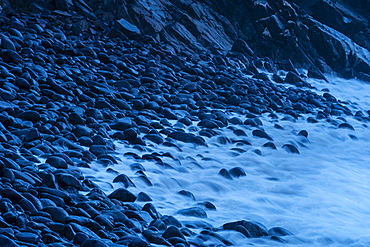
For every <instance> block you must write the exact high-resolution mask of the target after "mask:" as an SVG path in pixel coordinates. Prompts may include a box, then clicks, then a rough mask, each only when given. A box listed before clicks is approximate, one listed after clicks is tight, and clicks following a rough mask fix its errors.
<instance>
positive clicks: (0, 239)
mask: <svg viewBox="0 0 370 247" xmlns="http://www.w3.org/2000/svg"><path fill="white" fill-rule="evenodd" d="M0 243H1V244H2V245H3V246H7V247H19V245H18V244H17V243H15V242H14V241H13V240H12V239H10V238H8V237H7V236H5V235H3V234H0Z"/></svg>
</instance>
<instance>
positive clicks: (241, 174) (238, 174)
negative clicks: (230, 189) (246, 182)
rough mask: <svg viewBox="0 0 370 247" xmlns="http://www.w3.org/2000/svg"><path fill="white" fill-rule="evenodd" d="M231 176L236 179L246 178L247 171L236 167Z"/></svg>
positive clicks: (230, 171) (232, 169)
mask: <svg viewBox="0 0 370 247" xmlns="http://www.w3.org/2000/svg"><path fill="white" fill-rule="evenodd" d="M229 174H230V175H231V176H233V177H234V178H239V177H244V176H246V174H245V171H244V170H243V168H241V167H234V168H231V169H230V170H229Z"/></svg>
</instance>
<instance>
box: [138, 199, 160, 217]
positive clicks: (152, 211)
mask: <svg viewBox="0 0 370 247" xmlns="http://www.w3.org/2000/svg"><path fill="white" fill-rule="evenodd" d="M142 211H146V212H148V213H149V214H150V216H151V217H152V218H153V219H159V218H160V217H161V215H160V214H159V213H158V212H157V210H156V208H155V206H154V205H153V204H152V203H147V204H145V205H144V206H143V208H142Z"/></svg>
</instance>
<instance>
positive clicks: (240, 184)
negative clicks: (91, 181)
mask: <svg viewBox="0 0 370 247" xmlns="http://www.w3.org/2000/svg"><path fill="white" fill-rule="evenodd" d="M329 81H330V82H329V83H325V82H323V81H319V80H313V79H309V82H310V83H311V84H312V85H314V86H316V87H317V88H318V89H319V90H320V89H323V88H328V89H329V90H330V93H331V94H332V95H334V96H335V97H337V98H338V99H340V100H343V101H348V102H352V103H351V104H349V105H347V106H349V107H350V108H352V109H356V110H363V111H364V110H368V109H370V100H369V99H370V85H368V84H364V83H362V82H359V81H356V80H343V79H338V78H333V77H329ZM318 93H322V92H320V91H318ZM239 117H240V118H244V117H243V116H239ZM281 117H282V116H281V115H280V118H281ZM306 117H307V116H305V117H304V118H302V119H298V120H297V121H296V122H295V123H292V122H289V121H281V120H279V122H278V123H279V125H281V126H282V127H283V128H284V130H279V129H276V128H274V124H275V123H276V122H275V121H273V120H272V119H271V118H269V117H268V116H266V115H264V116H263V117H261V120H262V121H263V128H264V129H265V131H266V132H267V133H268V134H269V135H270V136H272V137H273V139H274V143H275V145H276V146H277V148H278V149H277V150H272V149H269V148H264V147H262V145H263V144H264V143H266V142H267V140H265V139H261V138H255V137H253V136H252V130H253V129H254V128H248V127H240V128H243V130H244V131H245V132H246V133H247V135H248V136H247V137H244V138H241V137H237V136H235V135H234V134H233V133H232V131H231V130H229V129H224V130H223V131H222V132H223V134H224V135H225V136H226V137H228V138H230V139H244V140H248V141H249V142H251V143H252V146H238V148H241V149H244V150H246V151H247V152H245V153H242V154H240V155H237V156H236V153H237V152H236V151H232V150H231V148H234V147H236V144H226V145H222V144H218V143H217V140H216V138H217V137H214V138H211V139H208V138H206V140H207V143H208V145H209V147H202V146H194V145H193V144H186V143H182V142H178V145H179V146H180V147H181V149H182V152H179V151H178V150H176V149H175V148H171V147H165V146H161V145H156V144H152V147H150V146H149V147H146V148H147V149H151V150H152V151H147V152H139V151H137V150H135V149H133V148H132V147H131V146H129V145H126V144H122V143H119V142H117V143H116V146H117V151H118V153H119V154H120V155H119V157H120V159H121V162H119V164H118V165H114V166H113V167H111V168H113V169H114V170H116V171H119V172H120V173H124V174H126V175H128V176H129V177H130V178H131V179H132V180H133V182H134V183H135V184H136V186H137V187H136V188H131V187H130V188H129V190H130V191H132V192H133V193H136V194H137V193H139V192H140V191H143V192H145V193H147V194H148V195H149V196H150V197H151V198H152V199H153V204H154V205H155V206H156V207H157V209H158V211H159V212H160V213H162V214H169V215H174V216H175V217H177V218H178V219H180V220H189V219H192V220H194V219H196V218H193V217H185V216H180V215H176V212H177V210H179V209H183V208H187V207H191V206H193V205H195V204H196V202H194V201H192V200H191V199H188V198H186V197H184V196H181V195H178V194H177V192H178V191H180V190H188V191H191V192H192V193H193V194H194V195H195V198H196V200H197V202H202V201H209V202H211V203H213V204H214V205H215V206H216V207H217V210H216V211H211V210H208V211H207V214H208V218H207V219H205V220H206V221H207V222H209V223H211V224H212V225H214V226H215V227H219V226H222V224H224V223H227V222H231V221H235V220H242V219H245V220H252V221H258V222H260V223H262V224H264V225H265V226H266V227H267V228H271V227H275V226H280V227H284V228H286V229H288V230H289V231H291V232H293V233H294V235H293V236H289V237H285V238H284V239H285V240H286V241H287V242H286V243H284V246H287V245H288V246H290V245H292V246H328V245H331V246H369V245H370V196H369V192H370V182H369V181H370V130H369V128H368V127H367V126H366V125H365V124H366V123H363V122H359V121H357V120H355V119H353V118H352V117H346V119H347V120H348V123H350V124H351V125H352V126H353V127H354V128H355V131H351V130H346V129H338V128H337V127H335V126H333V125H332V124H330V123H328V122H325V121H324V120H321V121H320V122H319V123H316V124H311V123H307V122H306V121H305V118H306ZM300 130H307V131H308V133H309V136H308V141H307V140H305V139H304V138H303V137H299V136H297V133H298V132H299V131H300ZM350 134H351V135H354V136H356V137H357V138H358V140H354V139H352V138H350V136H349V135H350ZM287 143H294V144H295V145H296V146H297V147H298V149H299V151H300V154H299V155H298V154H290V153H288V152H286V151H285V150H284V149H282V146H283V145H284V144H287ZM302 145H304V146H305V147H304V146H302ZM253 149H260V150H261V151H262V155H257V154H256V153H254V152H253ZM154 151H156V152H170V153H171V154H172V155H173V156H174V157H175V158H176V159H177V160H172V159H170V158H163V161H164V162H165V163H168V164H169V165H171V166H173V167H174V168H175V169H165V168H163V167H161V166H160V165H158V164H155V163H154V162H151V161H143V162H142V161H140V163H141V164H142V165H143V166H144V167H145V169H146V171H145V174H146V175H147V176H148V178H149V179H150V181H151V182H152V183H153V185H154V186H152V187H150V186H147V185H146V184H145V183H144V182H142V181H141V180H140V179H139V177H138V175H137V174H135V172H133V171H131V169H130V167H129V165H130V164H132V163H135V162H137V161H135V160H133V159H131V158H129V157H127V156H123V154H124V153H126V152H135V153H138V154H140V155H142V154H144V153H151V152H154ZM200 155H201V156H202V157H206V158H211V160H204V159H202V158H201V156H200ZM235 166H239V167H242V168H243V169H244V170H245V172H246V174H247V176H245V177H241V178H239V179H233V180H228V179H226V178H223V177H221V176H220V175H218V172H219V170H220V169H221V168H226V169H230V168H232V167H235ZM83 171H84V173H85V174H86V175H87V176H92V177H94V178H96V180H97V181H98V180H99V181H100V182H99V181H98V182H97V183H98V184H99V185H101V186H102V187H103V189H104V190H105V191H106V193H110V192H111V191H113V189H116V188H119V187H120V186H122V185H120V184H117V183H115V184H114V185H113V187H112V186H111V185H110V184H111V182H112V181H113V179H114V177H115V176H116V175H115V174H112V173H107V172H105V169H104V168H102V167H101V166H100V165H97V164H93V167H92V169H84V170H83ZM221 234H223V235H225V236H226V235H227V237H230V238H231V239H230V240H231V241H232V242H234V244H236V245H237V246H246V245H249V244H252V243H253V245H254V246H279V245H280V244H279V243H278V242H275V241H272V240H266V239H246V238H244V237H242V236H240V234H238V233H235V232H224V233H221Z"/></svg>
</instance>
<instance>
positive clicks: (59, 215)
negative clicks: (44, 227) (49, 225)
mask: <svg viewBox="0 0 370 247" xmlns="http://www.w3.org/2000/svg"><path fill="white" fill-rule="evenodd" d="M43 211H45V212H47V213H49V214H50V216H51V218H52V219H53V221H56V222H60V223H64V222H65V219H66V218H67V217H68V216H69V214H68V213H67V212H66V211H65V210H64V209H63V208H60V207H45V208H44V209H43Z"/></svg>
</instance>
